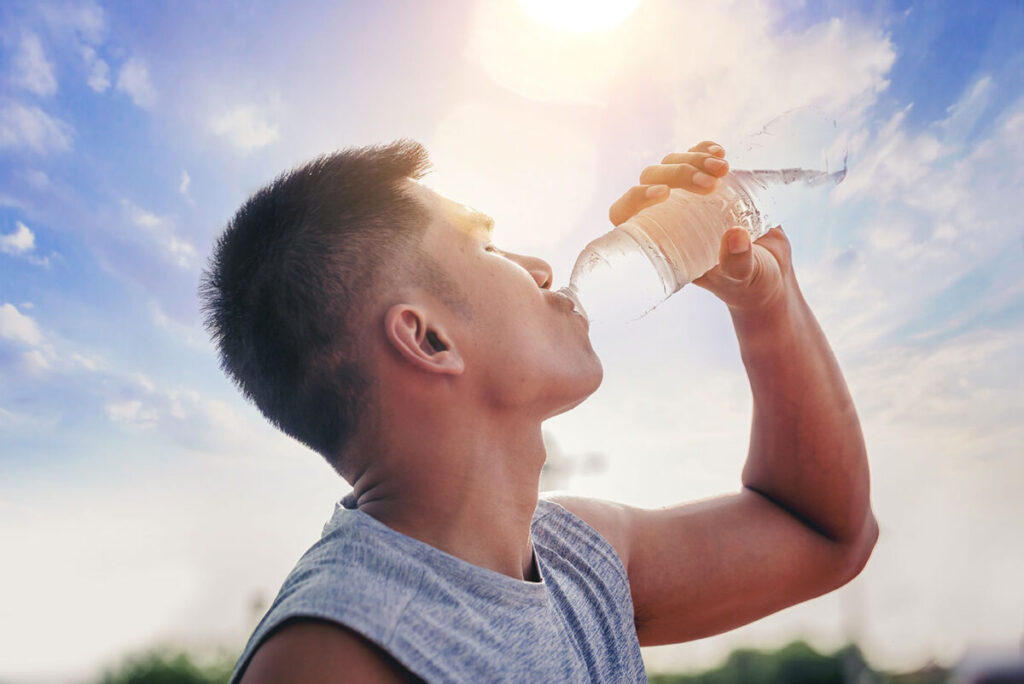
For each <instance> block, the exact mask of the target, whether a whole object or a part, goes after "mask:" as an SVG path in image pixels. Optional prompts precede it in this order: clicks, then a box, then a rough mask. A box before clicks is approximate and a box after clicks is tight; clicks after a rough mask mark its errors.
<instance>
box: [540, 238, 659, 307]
mask: <svg viewBox="0 0 1024 684" xmlns="http://www.w3.org/2000/svg"><path fill="white" fill-rule="evenodd" d="M654 258H656V259H662V260H663V257H661V256H658V255H654ZM653 265H654V264H653V263H652V254H651V253H650V252H649V250H644V249H642V248H641V247H640V246H639V245H638V244H637V243H636V241H635V240H634V239H633V238H632V237H631V236H630V235H628V234H627V233H624V232H622V231H618V230H616V231H612V232H610V233H607V234H606V235H604V236H602V237H600V238H598V239H597V240H594V241H593V242H591V243H590V244H589V245H587V247H586V248H585V249H584V250H583V251H582V252H581V253H580V255H579V257H578V258H577V259H576V265H575V266H574V267H573V270H572V277H571V279H570V281H569V285H568V286H567V287H564V288H562V289H561V290H559V292H560V293H561V294H564V295H565V296H567V297H569V298H570V299H571V300H572V301H573V303H574V305H575V308H576V311H577V312H578V313H580V314H583V315H584V316H585V317H586V318H587V319H588V320H589V321H591V322H595V321H596V322H598V323H613V322H616V321H632V320H637V319H639V318H642V317H643V316H645V315H646V314H647V313H648V312H649V311H651V310H652V309H653V308H655V307H656V306H657V305H658V304H660V303H661V302H663V301H664V300H665V298H666V297H668V296H669V295H670V294H671V291H666V288H665V281H664V280H663V279H662V278H661V277H660V275H659V269H657V268H654V267H652V266H653ZM665 268H667V265H664V266H663V269H665Z"/></svg>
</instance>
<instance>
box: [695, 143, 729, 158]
mask: <svg viewBox="0 0 1024 684" xmlns="http://www.w3.org/2000/svg"><path fill="white" fill-rule="evenodd" d="M690 152H706V153H708V154H712V155H714V156H716V157H724V156H725V148H724V147H722V146H721V145H719V144H718V143H716V142H714V141H713V140H705V141H703V142H699V143H697V144H696V145H694V146H693V147H691V148H690Z"/></svg>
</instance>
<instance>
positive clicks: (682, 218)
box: [559, 166, 846, 322]
mask: <svg viewBox="0 0 1024 684" xmlns="http://www.w3.org/2000/svg"><path fill="white" fill-rule="evenodd" d="M845 177H846V168H845V166H844V168H843V169H842V170H841V171H837V172H834V173H828V172H827V171H808V170H806V169H781V170H772V171H732V172H730V173H729V174H728V175H726V176H725V178H722V179H721V180H720V181H719V185H718V188H716V189H715V191H714V192H712V193H710V194H708V195H698V194H696V193H692V192H687V191H686V190H678V189H676V190H672V191H671V192H670V193H669V196H668V198H667V199H666V200H664V201H663V202H661V203H659V204H656V205H654V206H653V207H648V208H647V209H644V210H643V211H641V212H640V213H639V214H637V215H636V216H634V217H632V218H631V219H629V220H628V221H626V222H625V223H623V224H621V225H619V226H618V227H617V228H615V229H614V230H612V231H611V232H609V233H606V234H605V235H602V236H601V237H599V238H597V239H596V240H594V241H593V242H591V243H590V244H588V245H587V246H586V247H585V248H584V249H583V251H582V252H581V253H580V255H579V257H578V258H577V259H576V265H575V266H574V267H573V270H572V276H571V278H570V280H569V285H568V286H567V287H564V288H562V289H561V290H559V292H561V293H562V294H563V295H565V296H567V297H569V298H570V299H572V300H573V303H574V304H575V306H576V310H577V311H578V312H580V313H582V314H583V315H584V316H586V317H587V318H589V319H590V320H592V321H593V320H598V321H601V322H610V321H615V320H635V319H637V318H640V317H642V316H643V315H645V314H646V313H648V312H649V311H651V310H652V309H654V308H655V307H656V306H657V305H658V304H660V303H661V302H663V301H664V300H665V299H667V298H668V297H670V296H672V295H673V294H674V293H676V292H678V291H679V289H680V288H682V287H683V285H686V284H687V283H689V282H691V281H693V280H694V279H696V278H699V277H700V276H702V275H704V273H706V272H707V271H709V270H711V269H712V268H714V267H715V265H716V264H718V250H719V245H720V244H721V240H722V235H723V234H724V233H725V231H727V230H728V229H729V228H732V227H734V226H739V227H742V228H746V229H747V232H749V233H750V239H751V240H752V241H753V240H756V239H757V238H759V237H761V236H762V235H764V234H765V233H767V232H768V231H769V230H770V229H771V227H772V226H773V225H775V223H773V221H772V218H771V213H772V208H773V206H774V202H773V198H772V196H771V193H770V192H769V188H770V187H771V186H778V185H790V184H799V185H802V186H817V185H835V184H837V183H840V182H841V181H842V180H843V178H845Z"/></svg>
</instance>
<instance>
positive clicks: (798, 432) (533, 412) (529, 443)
mask: <svg viewBox="0 0 1024 684" xmlns="http://www.w3.org/2000/svg"><path fill="white" fill-rule="evenodd" d="M724 156H725V152H724V150H722V149H721V148H720V147H719V146H717V145H715V144H714V143H710V142H705V143H701V144H700V145H697V146H695V147H694V148H692V149H691V150H690V151H689V152H686V153H678V154H670V155H669V156H667V157H666V158H665V159H664V160H663V161H662V163H661V164H658V165H654V166H650V167H648V168H647V169H645V170H644V171H643V173H642V174H641V177H640V183H641V185H638V186H636V187H634V188H632V189H631V190H629V191H628V192H627V193H626V194H625V195H624V196H623V197H622V198H621V199H620V200H618V201H617V202H616V203H615V204H614V205H613V207H612V209H611V212H610V216H611V219H612V222H613V223H615V224H618V223H621V222H622V221H624V220H626V219H627V218H629V217H630V216H632V215H633V214H635V213H636V212H638V211H640V210H641V209H643V208H644V207H646V206H649V205H651V204H654V203H656V202H658V201H661V200H663V199H664V198H665V197H666V196H667V193H668V188H669V187H677V188H683V189H686V190H689V191H692V192H701V193H707V192H711V191H713V190H714V188H715V187H716V185H717V182H718V179H719V178H721V177H722V176H724V175H725V174H726V173H727V171H728V165H727V163H726V162H725V160H724ZM425 166H426V155H425V152H424V151H423V149H422V148H420V147H419V146H418V145H416V144H414V143H409V142H399V143H395V144H392V145H389V146H384V147H375V148H364V149H360V150H349V151H345V152H341V153H338V154H335V155H331V156H328V157H324V158H321V159H319V160H317V161H314V162H312V163H310V164H308V165H307V166H305V167H302V168H300V169H297V170H295V171H292V172H291V173H289V174H286V175H284V176H282V177H281V178H279V179H278V180H276V181H275V182H274V183H273V184H271V185H270V186H268V187H267V188H264V189H263V190H261V191H259V192H258V193H256V194H255V195H254V196H253V197H252V198H250V200H249V201H248V202H247V203H246V204H245V205H244V206H243V207H242V209H240V210H239V212H238V214H237V215H236V216H235V218H234V219H233V221H232V222H231V223H230V224H229V226H228V228H227V230H226V231H225V233H224V235H223V236H222V237H221V238H220V240H219V242H218V244H217V246H216V249H215V252H214V254H213V257H212V260H211V266H210V270H209V271H208V272H207V273H206V274H205V276H204V284H203V288H202V291H203V296H204V298H205V307H206V312H207V316H208V323H209V325H210V327H211V329H212V331H213V333H214V336H215V338H216V340H217V342H218V344H219V346H220V350H221V355H222V362H223V366H224V369H225V370H226V372H227V373H228V374H229V375H230V376H231V377H232V378H233V379H234V380H235V382H236V383H237V384H238V385H239V387H240V388H241V390H242V391H243V393H244V394H245V395H246V396H247V397H248V398H250V399H251V400H253V401H254V402H255V403H256V405H257V406H258V407H259V408H260V409H261V411H263V413H264V415H266V416H267V418H268V419H269V420H271V421H272V422H273V423H274V424H275V425H277V426H278V427H280V428H281V429H282V430H284V431H285V432H287V433H288V434H290V435H292V436H294V437H296V438H297V439H299V440H301V441H303V442H305V443H306V444H308V445H310V446H311V447H312V448H313V449H315V450H317V451H318V452H320V453H321V454H322V455H323V456H325V457H326V458H327V459H328V461H329V462H330V463H331V464H332V465H333V466H334V467H335V469H336V470H337V471H338V472H339V473H340V474H341V475H342V476H343V477H344V478H345V479H346V480H347V481H348V482H349V483H350V484H351V485H352V488H353V491H352V493H351V494H349V495H348V496H347V497H345V500H344V501H343V502H342V504H341V505H339V507H338V508H337V510H336V513H335V515H334V516H333V517H332V519H331V520H330V521H329V522H328V523H327V525H326V526H325V528H324V533H323V537H322V539H321V540H320V541H319V542H318V543H317V544H316V545H314V546H313V547H312V548H311V549H310V550H309V551H308V552H307V553H306V555H304V556H303V558H302V559H301V560H300V561H299V563H298V565H297V566H296V568H295V570H293V572H292V573H291V575H289V577H288V579H287V580H286V581H285V585H284V587H282V590H281V593H280V594H279V595H278V597H277V599H276V600H275V602H274V605H273V606H272V607H271V609H270V610H269V612H268V613H267V616H266V617H265V618H264V620H263V622H261V624H260V625H259V627H258V628H257V629H256V632H255V633H254V634H253V636H252V639H251V640H250V642H249V645H248V646H247V648H246V650H245V652H244V653H243V655H242V658H241V659H240V660H239V664H238V667H237V669H236V671H235V675H234V681H244V682H246V683H248V684H256V683H260V682H366V681H410V680H412V681H415V680H418V679H422V680H426V681H467V682H468V681H472V682H483V681H578V682H585V681H609V682H622V681H646V678H645V674H644V670H643V663H642V661H641V659H640V651H639V646H641V645H655V644H668V643H675V642H681V641H687V640H690V639H697V638H700V637H704V636H708V635H712V634H716V633H719V632H722V631H725V630H728V629H732V628H734V627H737V626H739V625H742V624H745V623H748V622H751V621H752V620H756V619H758V618H760V617H762V616H764V615H768V614H769V613H773V612H775V611H778V610H780V609H782V608H785V607H787V606H790V605H793V604H795V603H798V602H800V601H804V600H806V599H809V598H812V597H814V596H818V595H820V594H823V593H825V592H827V591H830V590H832V589H835V588H836V587H839V586H841V585H842V584H844V583H845V582H847V581H849V580H850V579H851V578H852V577H854V576H855V575H856V574H857V573H858V572H859V571H860V570H861V568H862V567H863V566H864V564H865V563H866V561H867V559H868V556H869V555H870V552H871V549H872V548H873V546H874V543H875V539H876V537H877V534H878V532H877V525H876V523H875V520H874V517H873V515H872V513H871V508H870V502H869V495H868V466H867V460H866V456H865V450H864V442H863V438H862V436H861V431H860V426H859V424H858V420H857V414H856V411H855V409H854V406H853V402H852V401H851V398H850V395H849V393H848V391H847V388H846V384H845V381H844V379H843V377H842V373H841V371H840V369H839V367H838V365H837V363H836V360H835V358H834V357H833V355H832V352H831V350H830V348H829V345H828V342H827V341H826V339H825V336H824V335H823V334H822V331H821V329H820V328H819V327H818V325H817V322H816V321H815V319H814V316H813V314H812V313H811V311H810V309H809V308H808V306H807V304H806V302H805V301H804V299H803V297H802V295H801V293H800V289H799V287H798V285H797V282H796V277H795V274H794V273H793V268H792V263H791V259H790V249H789V243H788V241H787V239H786V237H785V235H784V234H783V232H782V231H781V230H780V229H778V228H776V229H774V230H772V231H771V232H769V233H768V234H767V235H765V236H764V237H762V238H761V239H759V240H758V241H757V243H756V244H754V245H751V243H750V239H749V237H748V235H747V233H746V232H745V231H744V230H742V229H732V230H729V231H727V232H726V234H725V235H724V236H723V239H722V244H721V254H720V256H721V263H720V265H719V266H717V267H715V268H714V269H712V271H710V272H709V273H708V274H706V275H705V276H703V277H702V278H700V279H698V280H697V281H696V283H697V284H698V285H700V286H701V287H704V288H707V289H708V290H710V291H711V292H713V293H714V294H716V295H717V296H718V297H719V298H720V299H722V300H723V301H724V302H725V304H726V305H727V306H728V307H729V311H730V313H731V315H732V319H733V323H734V327H735V329H736V334H737V336H738V339H739V344H740V351H741V354H742V358H743V362H744V364H745V366H746V369H747V374H748V376H749V379H750V384H751V389H752V391H753V397H754V418H753V426H752V434H751V441H750V451H749V454H748V458H747V463H746V466H745V468H744V471H743V478H742V479H743V482H742V485H743V487H742V489H741V491H740V492H739V493H736V494H731V495H726V496H722V497H720V498H717V499H713V500H710V501H704V502H700V503H696V504H680V505H678V506H673V507H669V508H664V509H659V510H646V509H640V508H634V507H631V506H625V505H621V504H616V503H611V502H607V501H598V500H592V499H585V498H580V497H569V496H558V497H552V498H550V499H548V500H545V499H540V500H538V492H537V487H538V478H539V476H540V471H541V467H542V466H543V464H544V460H545V452H544V446H543V442H542V440H541V424H542V423H543V421H544V420H546V419H547V418H550V417H551V416H554V415H557V414H559V413H561V412H563V411H567V410H569V409H570V408H572V407H574V406H576V405H577V404H579V403H580V402H582V401H583V400H584V399H585V398H586V397H587V396H588V395H589V394H591V393H592V392H593V391H594V390H595V389H596V388H597V387H598V385H599V384H600V381H601V375H602V370H601V365H600V362H599V361H598V359H597V357H596V356H595V354H594V351H593V349H592V348H591V346H590V342H589V338H588V327H587V322H586V320H585V319H583V318H582V317H581V316H579V315H578V314H576V313H574V311H573V308H572V305H571V302H569V301H568V300H567V299H565V298H564V297H562V296H560V295H558V294H555V293H553V292H552V291H551V290H550V285H551V269H550V267H549V266H548V265H547V264H546V263H545V262H543V261H541V260H540V259H536V258H533V257H527V256H521V255H517V254H511V253H508V252H504V251H502V250H501V249H499V248H498V247H496V246H495V245H494V244H493V243H492V242H491V228H492V221H491V220H490V219H488V218H487V217H486V216H485V215H483V214H480V213H478V212H475V211H473V210H471V209H469V208H468V207H465V206H462V205H460V204H458V203H456V202H453V201H451V200H449V199H446V198H444V197H442V196H440V195H438V194H437V193H435V192H433V191H431V190H429V189H427V188H426V187H425V186H423V185H421V184H419V183H417V182H416V179H417V178H418V177H419V176H420V175H421V173H422V171H423V169H424V168H425ZM624 427H626V428H628V426H624Z"/></svg>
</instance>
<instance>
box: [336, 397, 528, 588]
mask: <svg viewBox="0 0 1024 684" xmlns="http://www.w3.org/2000/svg"><path fill="white" fill-rule="evenodd" d="M424 418H427V417H424ZM485 422H486V421H485ZM405 424H406V425H420V426H423V425H429V426H430V428H428V429H427V430H425V431H424V430H417V431H415V434H413V432H412V431H409V432H408V434H406V433H405V431H401V430H395V431H390V432H389V433H388V434H387V435H386V436H381V435H378V439H376V440H373V442H372V443H371V444H368V445H367V446H366V447H364V449H368V450H372V451H371V452H369V453H364V454H361V455H360V457H361V458H365V459H366V465H365V468H364V469H363V470H362V471H361V472H360V473H359V474H358V475H357V477H356V478H355V480H354V482H353V486H354V489H355V492H354V494H355V498H356V506H357V507H358V508H359V510H361V511H363V512H365V513H367V514H369V515H371V516H373V517H374V518H376V519H377V520H379V521H380V522H382V523H384V524H385V525H387V526H388V527H390V528H392V529H393V530H395V531H397V532H401V533H402V534H405V535H407V536H409V537H412V538H414V539H418V540H420V541H422V542H424V543H427V544H430V545H431V546H434V547H435V548H438V549H440V550H442V551H445V552H446V553H449V554H451V555H453V556H456V557H458V558H461V559H463V560H465V561H467V562H469V563H473V564H474V565H478V566H480V567H484V568H488V569H490V570H494V571H495V572H499V573H502V574H504V575H508V576H510V577H513V578H515V579H519V580H526V581H537V580H539V577H537V576H536V570H535V569H534V566H533V547H532V544H531V541H530V523H531V521H532V520H533V514H534V511H535V509H536V507H537V485H538V481H539V478H540V470H541V468H542V467H543V465H544V459H545V452H544V443H543V440H542V438H541V430H540V424H539V423H534V424H532V425H524V426H518V427H517V428H515V429H513V428H509V426H499V427H495V426H494V425H493V424H491V426H490V429H488V430H481V429H480V428H481V422H475V423H474V421H472V420H467V417H466V416H461V417H459V418H458V419H457V420H454V421H453V422H452V424H451V425H445V424H444V421H443V419H439V417H437V416H433V417H432V418H431V419H429V420H423V421H411V422H406V423H405ZM469 425H471V426H473V429H472V430H467V426H469Z"/></svg>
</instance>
